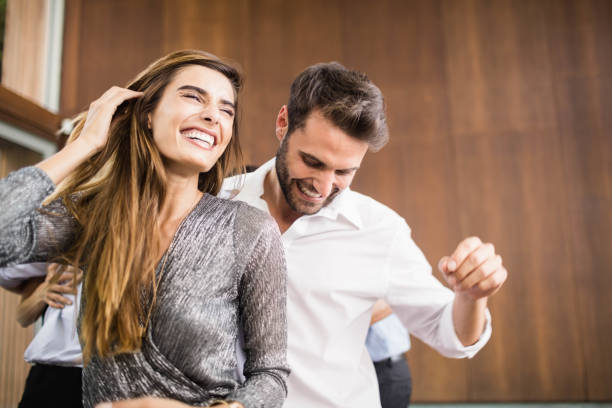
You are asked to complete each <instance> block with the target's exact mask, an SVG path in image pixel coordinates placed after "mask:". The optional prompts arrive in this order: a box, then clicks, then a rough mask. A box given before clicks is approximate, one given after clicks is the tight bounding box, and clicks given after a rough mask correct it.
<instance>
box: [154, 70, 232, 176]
mask: <svg viewBox="0 0 612 408" xmlns="http://www.w3.org/2000/svg"><path fill="white" fill-rule="evenodd" d="M234 115H235V99H234V90H233V88H232V85H231V83H230V81H229V80H228V79H227V78H226V77H225V76H224V75H223V74H221V73H220V72H218V71H215V70H213V69H210V68H206V67H203V66H200V65H188V66H186V67H184V68H182V69H180V70H179V71H178V72H177V73H176V74H175V76H174V79H173V80H172V81H171V82H170V83H169V84H168V85H167V86H166V88H165V89H164V92H163V94H162V97H161V99H160V100H159V103H158V104H157V107H156V108H155V110H154V111H153V113H151V114H149V122H150V123H149V124H150V127H151V129H152V131H153V139H154V141H155V144H156V145H157V148H158V149H159V151H160V153H161V154H162V156H163V157H164V159H165V162H166V166H167V168H166V170H167V171H170V172H178V173H180V174H182V175H185V176H190V175H193V174H197V173H199V172H206V171H208V170H210V169H211V168H212V167H213V166H214V164H215V163H216V161H217V160H218V159H219V157H220V156H221V155H222V154H223V151H224V150H225V148H226V147H227V144H228V143H229V141H230V139H231V137H232V125H233V123H234Z"/></svg>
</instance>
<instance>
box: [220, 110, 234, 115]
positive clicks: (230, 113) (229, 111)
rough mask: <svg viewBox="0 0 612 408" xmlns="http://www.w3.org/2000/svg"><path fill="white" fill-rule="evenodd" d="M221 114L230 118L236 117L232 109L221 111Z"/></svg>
mask: <svg viewBox="0 0 612 408" xmlns="http://www.w3.org/2000/svg"><path fill="white" fill-rule="evenodd" d="M221 112H223V113H225V114H226V115H228V116H230V117H232V116H234V111H233V110H231V109H221Z"/></svg>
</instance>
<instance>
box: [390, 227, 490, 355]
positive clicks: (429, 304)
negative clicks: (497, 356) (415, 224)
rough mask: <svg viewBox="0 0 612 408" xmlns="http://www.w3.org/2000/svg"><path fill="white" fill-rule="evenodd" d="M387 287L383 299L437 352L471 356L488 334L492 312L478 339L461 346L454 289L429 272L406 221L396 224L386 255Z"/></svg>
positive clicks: (486, 339)
mask: <svg viewBox="0 0 612 408" xmlns="http://www.w3.org/2000/svg"><path fill="white" fill-rule="evenodd" d="M387 265H388V272H389V290H388V292H387V297H386V299H385V300H386V301H387V303H388V304H389V305H390V306H391V308H392V309H393V312H395V313H396V314H397V316H398V317H399V318H400V320H401V321H402V323H403V324H404V325H405V326H406V328H407V329H408V331H409V332H410V334H413V335H415V336H416V337H418V338H419V339H421V340H422V341H423V342H425V343H427V344H428V345H429V346H431V347H433V348H434V349H436V350H437V351H438V352H439V353H440V354H442V355H444V356H446V357H451V358H464V357H468V358H471V357H473V356H474V355H475V354H476V353H477V352H478V351H479V350H480V349H481V348H482V347H484V345H485V344H486V343H487V342H488V340H489V338H490V337H491V331H492V329H491V315H490V314H489V310H488V309H487V310H486V312H485V313H486V326H485V329H484V331H483V333H482V334H481V336H480V339H479V340H478V341H477V342H476V343H475V344H473V345H470V346H464V345H463V344H462V343H461V341H460V340H459V338H458V337H457V334H456V332H455V327H454V323H453V318H452V311H453V301H454V298H455V295H454V293H453V292H452V291H451V290H450V289H448V288H447V287H445V286H444V285H442V283H440V281H439V280H438V279H436V278H435V277H434V276H433V275H432V273H431V266H429V263H428V262H427V260H426V259H425V256H424V255H423V253H422V252H421V250H420V249H419V248H418V247H417V245H416V244H415V243H414V241H413V240H412V238H411V237H410V228H409V227H408V225H407V224H406V223H405V222H402V224H401V225H399V227H398V230H397V231H396V234H395V238H394V240H393V243H392V245H391V246H390V253H389V259H388V264H387Z"/></svg>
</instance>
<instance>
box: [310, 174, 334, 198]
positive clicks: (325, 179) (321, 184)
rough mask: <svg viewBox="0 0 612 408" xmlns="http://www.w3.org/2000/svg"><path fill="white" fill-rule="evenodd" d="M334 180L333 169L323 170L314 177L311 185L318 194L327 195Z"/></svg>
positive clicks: (331, 188) (332, 186)
mask: <svg viewBox="0 0 612 408" xmlns="http://www.w3.org/2000/svg"><path fill="white" fill-rule="evenodd" d="M335 180H336V177H335V175H334V172H333V171H323V172H321V173H319V174H318V175H317V177H315V179H314V182H313V185H314V188H315V189H316V190H317V192H318V193H319V194H321V195H322V196H323V197H327V196H328V195H329V194H330V193H331V191H332V190H333V188H334V183H335Z"/></svg>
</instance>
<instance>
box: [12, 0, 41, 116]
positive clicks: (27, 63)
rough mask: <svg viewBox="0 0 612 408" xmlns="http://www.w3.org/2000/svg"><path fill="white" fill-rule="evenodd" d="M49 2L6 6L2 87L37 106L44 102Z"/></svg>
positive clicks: (14, 0) (16, 3)
mask: <svg viewBox="0 0 612 408" xmlns="http://www.w3.org/2000/svg"><path fill="white" fill-rule="evenodd" d="M48 14H49V2H48V1H46V0H31V1H19V0H9V1H7V3H6V28H5V36H4V51H3V53H4V55H3V58H2V85H3V86H5V87H7V88H9V89H11V90H12V91H14V92H17V93H18V94H20V95H21V96H23V97H25V98H28V99H30V100H32V101H34V102H36V103H39V104H42V103H43V102H44V98H45V95H44V90H45V87H44V84H45V64H46V62H47V54H46V49H47V47H46V38H45V36H46V34H47V28H48V21H47V20H48V19H47V17H48Z"/></svg>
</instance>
